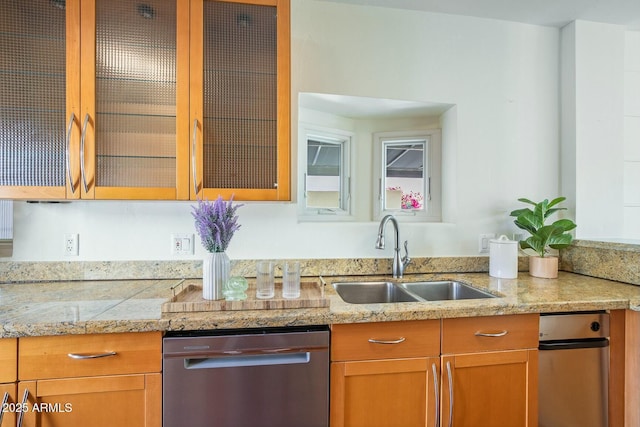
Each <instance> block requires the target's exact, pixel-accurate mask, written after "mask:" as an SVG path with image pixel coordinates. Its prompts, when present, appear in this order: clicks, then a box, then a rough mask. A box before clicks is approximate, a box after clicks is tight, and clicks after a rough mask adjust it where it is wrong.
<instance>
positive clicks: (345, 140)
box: [298, 124, 354, 221]
mask: <svg viewBox="0 0 640 427" xmlns="http://www.w3.org/2000/svg"><path fill="white" fill-rule="evenodd" d="M298 134H299V140H300V143H299V144H298V148H299V151H298V171H299V173H298V219H299V220H301V221H344V220H346V219H350V218H352V209H353V208H352V205H353V201H352V197H351V188H352V187H351V185H352V183H351V157H352V156H351V150H352V149H353V145H354V143H353V140H354V134H353V133H352V132H348V131H344V130H341V129H332V128H326V127H321V126H314V125H309V124H303V125H302V126H300V127H299V130H298ZM309 139H314V140H318V141H321V142H327V143H330V144H336V145H341V146H342V159H341V160H342V161H341V164H340V197H339V207H338V208H318V207H307V188H306V186H307V171H308V165H307V155H308V141H309Z"/></svg>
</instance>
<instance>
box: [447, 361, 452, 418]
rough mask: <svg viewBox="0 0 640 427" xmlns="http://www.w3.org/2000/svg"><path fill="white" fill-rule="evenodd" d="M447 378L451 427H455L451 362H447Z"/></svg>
mask: <svg viewBox="0 0 640 427" xmlns="http://www.w3.org/2000/svg"><path fill="white" fill-rule="evenodd" d="M447 377H448V379H449V427H452V426H453V375H451V362H449V361H447Z"/></svg>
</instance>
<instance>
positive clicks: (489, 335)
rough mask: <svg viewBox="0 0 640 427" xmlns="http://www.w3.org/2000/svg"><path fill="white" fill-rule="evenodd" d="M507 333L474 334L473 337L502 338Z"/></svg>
mask: <svg viewBox="0 0 640 427" xmlns="http://www.w3.org/2000/svg"><path fill="white" fill-rule="evenodd" d="M508 333H509V331H500V332H480V331H478V332H476V333H475V335H476V336H477V337H489V338H496V337H503V336H505V335H507V334H508Z"/></svg>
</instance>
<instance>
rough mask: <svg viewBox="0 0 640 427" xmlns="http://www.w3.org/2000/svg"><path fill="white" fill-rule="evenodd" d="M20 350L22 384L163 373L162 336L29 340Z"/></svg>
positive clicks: (42, 338) (155, 333)
mask: <svg viewBox="0 0 640 427" xmlns="http://www.w3.org/2000/svg"><path fill="white" fill-rule="evenodd" d="M18 346H19V363H18V367H19V368H18V378H19V379H20V380H32V379H43V378H69V377H85V376H98V375H114V374H135V373H145V372H160V371H161V366H162V333H161V332H141V333H122V334H98V335H65V336H53V337H26V338H20V341H19V344H18ZM73 356H75V357H73Z"/></svg>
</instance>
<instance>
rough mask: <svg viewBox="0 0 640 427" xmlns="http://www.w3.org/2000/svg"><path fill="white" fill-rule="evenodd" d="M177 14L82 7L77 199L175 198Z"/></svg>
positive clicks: (119, 3)
mask: <svg viewBox="0 0 640 427" xmlns="http://www.w3.org/2000/svg"><path fill="white" fill-rule="evenodd" d="M177 15H178V12H177V1H176V0H144V1H141V2H132V1H130V0H96V1H95V4H89V2H86V3H82V28H83V29H82V78H83V83H82V88H83V94H82V104H83V107H82V112H83V114H82V115H81V120H82V137H81V141H80V157H81V158H80V166H81V170H82V172H83V173H82V183H81V189H82V192H83V197H87V198H97V199H98V198H100V199H128V198H133V199H145V198H153V199H175V198H179V195H178V194H177V187H178V185H179V183H178V180H179V178H178V176H179V174H178V162H180V161H182V162H186V161H187V160H188V151H186V150H184V153H185V154H184V158H181V155H180V150H179V148H178V147H179V144H178V142H179V141H178V132H177V122H178V120H179V115H178V104H177V99H178V83H177V82H178V79H180V78H182V80H185V79H186V78H188V75H185V76H184V77H182V76H178V69H179V66H178V61H179V60H180V59H179V58H180V55H183V56H184V55H185V54H187V52H186V51H185V52H180V53H179V52H178V49H177V46H178V38H179V35H178V23H177V21H178V17H177ZM181 25H182V23H181ZM184 34H185V38H186V34H187V33H186V32H185V33H184ZM92 39H93V40H92ZM94 41H95V42H94ZM186 83H187V82H186V81H185V83H181V84H186ZM185 120H186V116H185ZM185 143H186V134H185V138H184V141H183V144H182V145H186V144H185ZM185 178H186V174H185ZM184 187H185V190H186V189H187V188H186V182H185V184H184ZM183 198H186V195H185V196H184V197H183Z"/></svg>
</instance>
